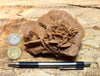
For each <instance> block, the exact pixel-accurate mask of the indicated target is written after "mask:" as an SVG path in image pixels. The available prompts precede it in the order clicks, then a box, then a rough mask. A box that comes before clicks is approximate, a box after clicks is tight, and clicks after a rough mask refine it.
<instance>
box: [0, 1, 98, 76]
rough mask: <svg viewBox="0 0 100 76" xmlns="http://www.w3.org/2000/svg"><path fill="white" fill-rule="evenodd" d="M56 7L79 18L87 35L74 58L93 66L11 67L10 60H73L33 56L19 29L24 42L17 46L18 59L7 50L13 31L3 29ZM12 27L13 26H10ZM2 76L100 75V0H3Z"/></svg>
mask: <svg viewBox="0 0 100 76" xmlns="http://www.w3.org/2000/svg"><path fill="white" fill-rule="evenodd" d="M52 9H59V10H65V11H67V12H69V13H70V14H71V15H72V16H73V17H74V18H75V19H77V20H78V21H79V22H80V24H81V25H82V26H83V28H84V30H85V37H84V39H83V41H82V45H81V48H80V50H79V53H78V55H77V57H76V58H74V59H73V60H74V61H85V62H91V67H90V68H85V69H84V70H63V71H62V70H59V69H40V68H37V69H34V68H31V69H25V68H24V69H20V68H11V67H8V66H7V63H8V62H16V61H40V62H43V61H54V62H56V61H69V60H67V58H65V59H64V58H53V57H33V56H31V55H30V54H28V53H27V52H25V51H24V50H23V49H24V46H23V34H22V32H21V31H20V29H19V30H16V31H14V33H19V34H20V35H21V37H22V42H21V43H20V44H19V45H17V46H18V47H20V48H21V49H22V55H21V57H20V58H19V59H18V60H10V59H9V58H8V57H7V50H8V49H9V48H10V47H11V45H9V44H8V42H7V37H8V35H9V34H10V33H12V32H9V33H8V32H7V31H6V30H5V31H2V28H3V27H4V26H5V25H6V24H7V21H8V20H9V19H10V21H9V22H10V23H11V24H12V22H13V21H14V19H17V18H19V19H20V18H25V19H27V20H37V19H38V18H39V17H40V16H42V15H43V14H45V13H47V12H48V11H50V10H52ZM9 26H10V25H9ZM0 33H1V34H0V76H40V75H41V76H100V0H0Z"/></svg>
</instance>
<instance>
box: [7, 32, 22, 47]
mask: <svg viewBox="0 0 100 76" xmlns="http://www.w3.org/2000/svg"><path fill="white" fill-rule="evenodd" d="M20 41H21V37H20V36H19V35H18V34H16V33H13V34H11V35H9V36H8V42H9V44H11V45H17V44H19V43H20Z"/></svg>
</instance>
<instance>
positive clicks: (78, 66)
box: [8, 62, 91, 70]
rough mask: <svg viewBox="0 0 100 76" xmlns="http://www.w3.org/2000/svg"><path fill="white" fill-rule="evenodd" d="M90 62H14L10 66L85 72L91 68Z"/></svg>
mask: <svg viewBox="0 0 100 76" xmlns="http://www.w3.org/2000/svg"><path fill="white" fill-rule="evenodd" d="M90 65H91V63H89V62H13V63H8V66H11V67H19V68H60V69H61V70H64V69H66V70H83V69H84V67H90Z"/></svg>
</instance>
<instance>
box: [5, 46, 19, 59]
mask: <svg viewBox="0 0 100 76" xmlns="http://www.w3.org/2000/svg"><path fill="white" fill-rule="evenodd" d="M7 55H8V57H9V58H10V59H17V58H19V57H20V56H21V50H20V48H19V47H11V48H10V49H9V50H8V53H7Z"/></svg>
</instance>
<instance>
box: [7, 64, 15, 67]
mask: <svg viewBox="0 0 100 76" xmlns="http://www.w3.org/2000/svg"><path fill="white" fill-rule="evenodd" d="M8 66H11V67H13V66H16V63H8Z"/></svg>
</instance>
